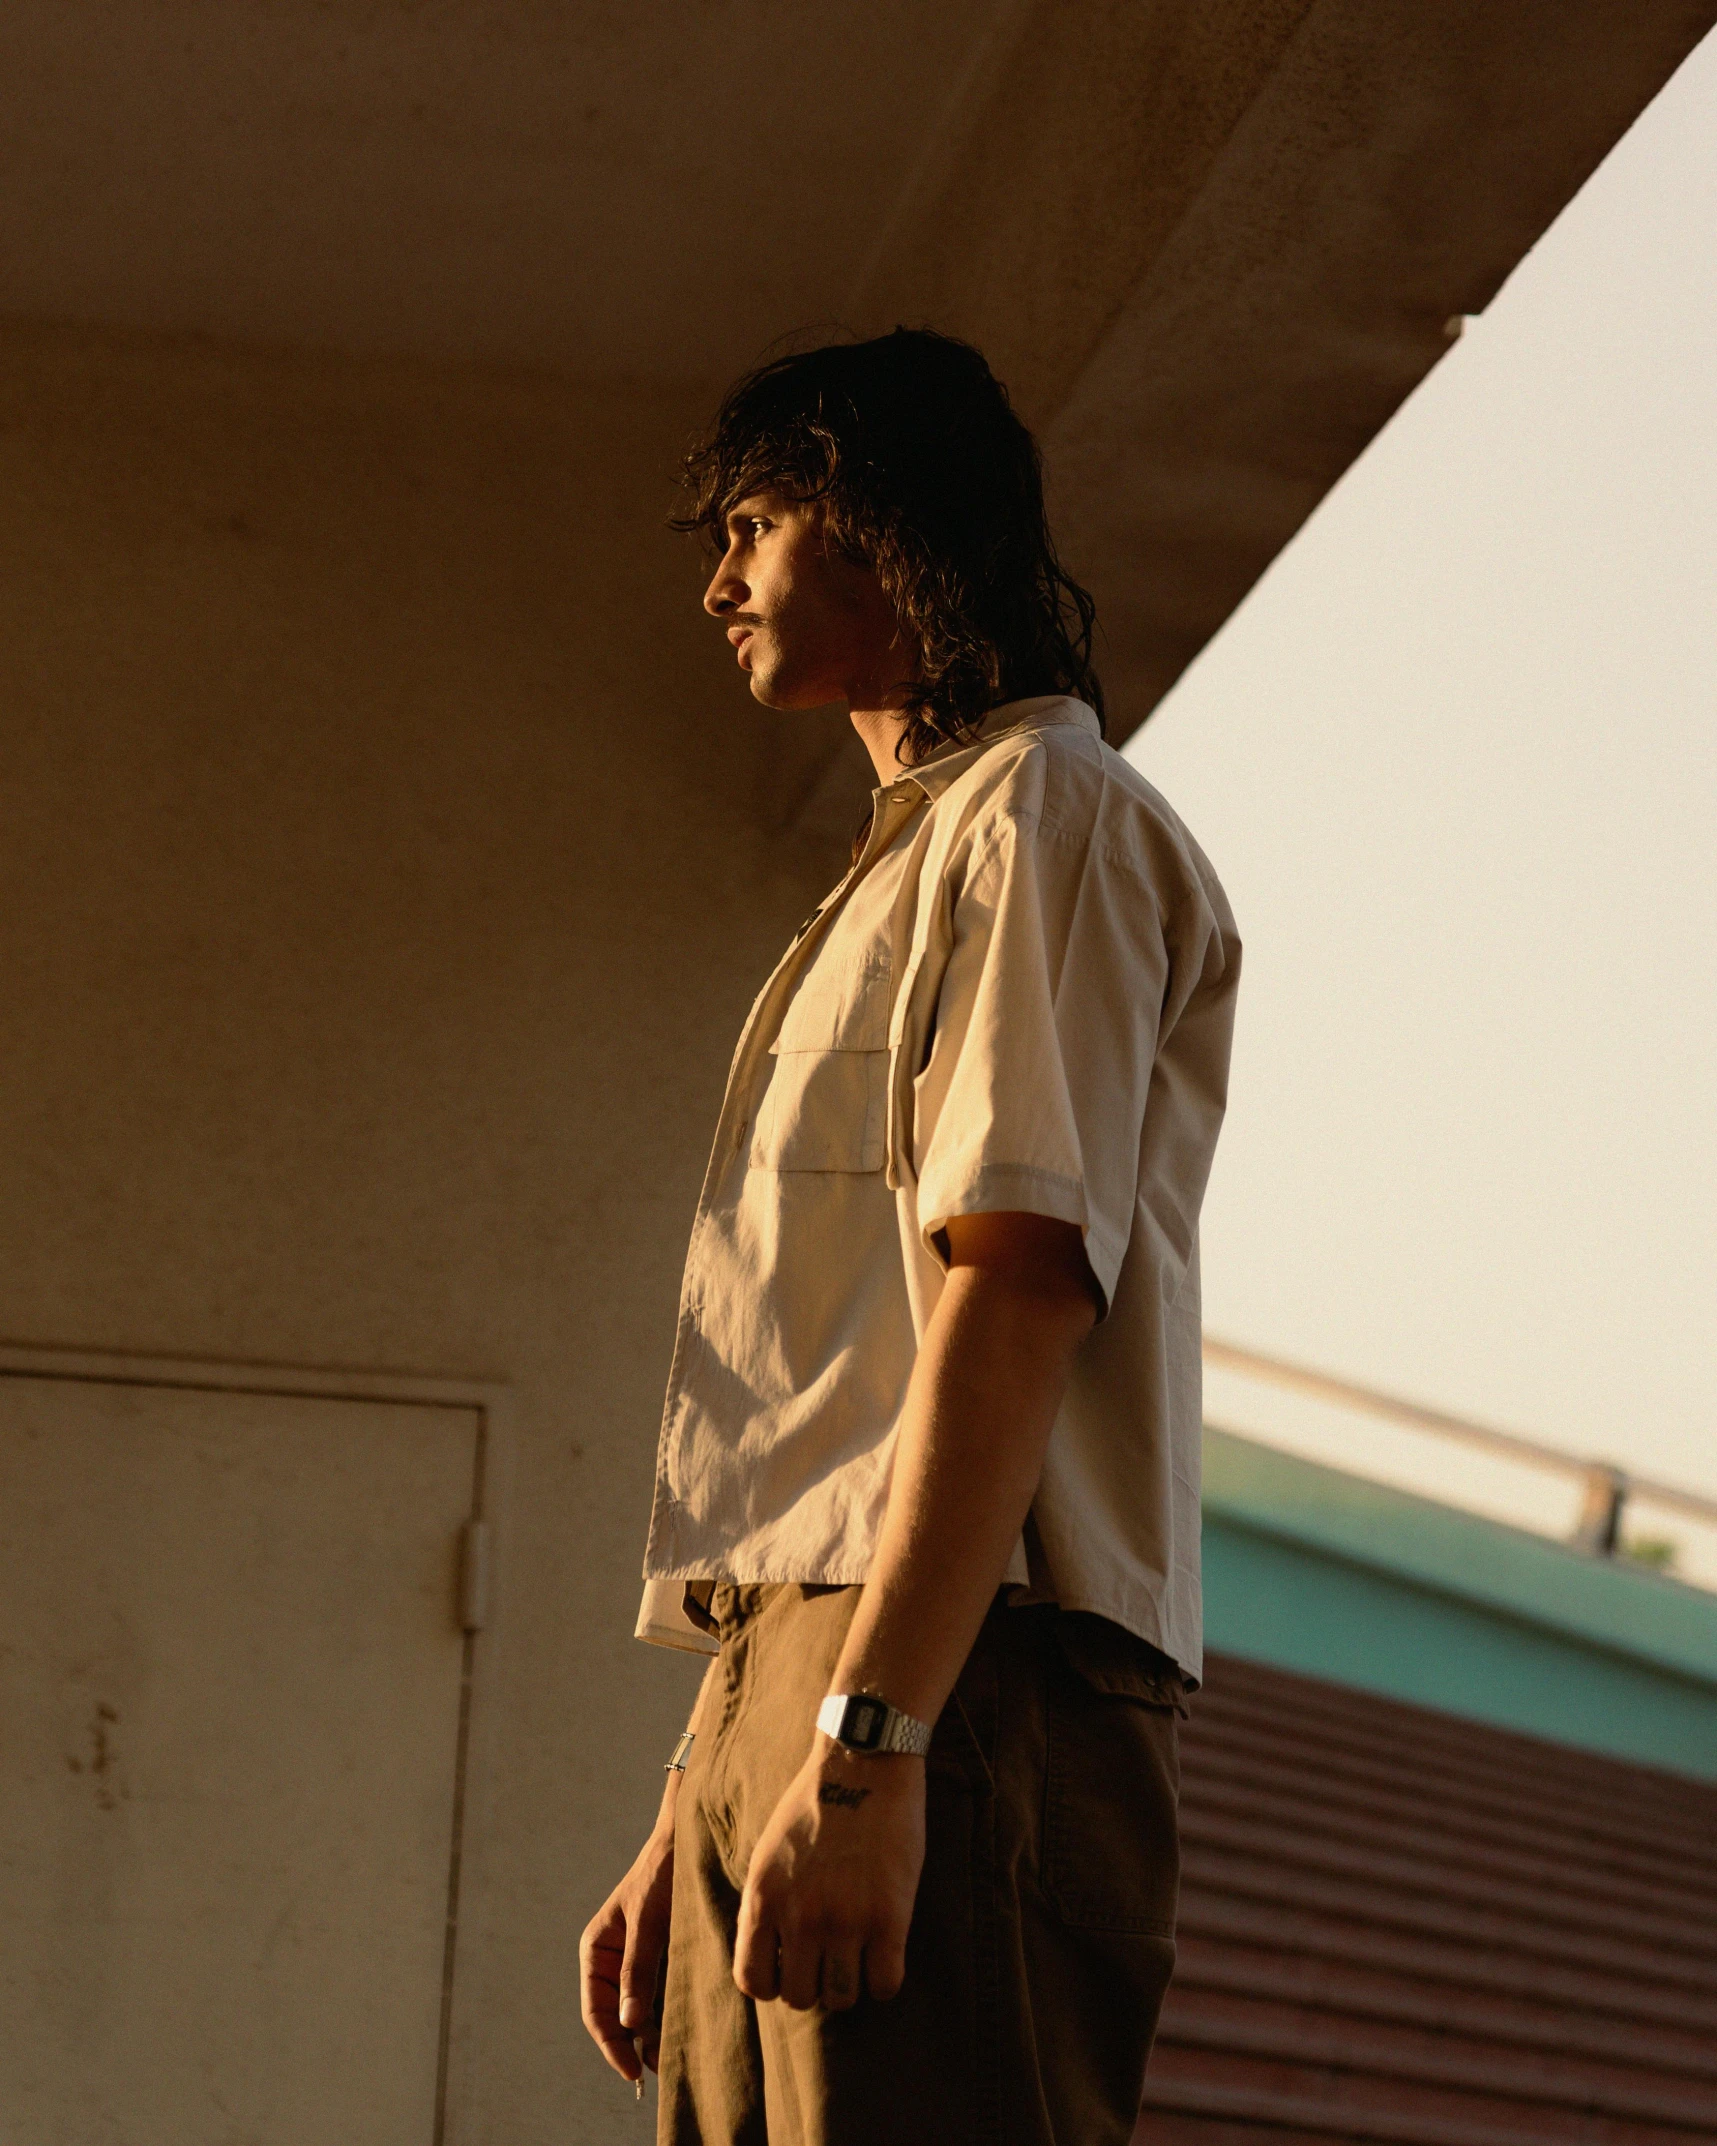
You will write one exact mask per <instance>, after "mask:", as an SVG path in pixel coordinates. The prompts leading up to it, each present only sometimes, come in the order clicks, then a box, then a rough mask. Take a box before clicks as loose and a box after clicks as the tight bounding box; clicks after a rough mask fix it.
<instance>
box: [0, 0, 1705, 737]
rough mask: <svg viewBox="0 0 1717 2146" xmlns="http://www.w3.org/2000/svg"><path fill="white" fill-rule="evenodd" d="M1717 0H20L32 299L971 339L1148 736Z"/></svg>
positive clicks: (646, 330) (415, 320)
mask: <svg viewBox="0 0 1717 2146" xmlns="http://www.w3.org/2000/svg"><path fill="white" fill-rule="evenodd" d="M1713 19H1717V0H1510V5H1508V6H1507V7H1498V6H1497V5H1496V4H1495V0H1436V4H1435V5H1427V4H1426V0H1201V4H1200V5H1199V6H1197V7H1190V6H1188V5H1187V4H1186V0H937V4H935V5H927V4H924V0H918V4H909V0H865V4H863V5H859V4H857V0H820V4H819V5H818V6H817V7H816V8H815V9H814V10H813V9H811V8H809V7H806V6H805V5H803V4H802V0H801V4H799V5H790V4H787V0H631V4H629V5H625V6H621V5H615V4H612V0H610V4H606V5H600V6H598V5H591V4H585V5H582V6H578V7H572V6H568V5H564V4H557V5H550V4H547V0H512V4H509V5H507V6H505V7H501V6H495V5H478V4H475V0H469V4H465V5H455V4H453V0H12V4H11V6H10V7H9V8H8V9H7V10H6V11H5V12H4V14H3V16H0V70H3V73H4V79H5V80H6V82H7V84H8V89H9V93H10V94H9V106H10V115H9V117H10V123H9V125H8V128H7V130H6V131H5V133H4V135H3V136H0V313H4V314H9V315H11V316H13V317H23V318H27V319H32V320H55V321H75V322H90V323H101V324H107V325H118V326H125V327H131V328H141V329H151V330H159V331H163V332H186V331H192V332H201V333H205V334H210V335H214V336H222V337H230V338H235V339H238V340H241V341H244V342H247V343H257V344H265V345H274V346H287V347H301V348H302V347H309V348H322V349H334V350H342V351H351V352H365V353H369V352H398V353H408V354H416V355H420V356H424V357H429V358H434V359H443V360H461V361H465V360H470V361H479V362H500V363H508V364H520V365H527V366H532V367H545V368H550V369H553V370H555V371H558V372H562V373H565V374H567V375H570V376H574V377H579V378H584V379H596V378H608V379H613V378H617V377H622V378H624V377H629V378H643V379H653V380H661V381H682V382H685V383H687V384H688V386H691V385H694V384H695V385H696V387H697V389H698V391H699V392H700V393H703V392H706V391H707V390H708V387H709V385H710V383H712V382H714V381H718V380H721V379H723V378H725V377H727V376H729V375H731V373H732V372H733V371H734V370H736V369H737V368H738V367H739V366H741V365H743V364H745V363H746V362H748V361H749V360H750V359H751V358H753V357H754V356H755V355H756V354H757V353H758V352H759V351H761V350H762V349H764V348H765V347H766V346H767V345H769V344H770V343H771V342H773V341H774V340H775V339H776V338H778V337H780V336H782V335H783V334H785V333H788V332H790V331H793V330H796V329H801V328H804V327H806V326H812V327H821V326H828V327H833V326H835V325H836V324H847V325H850V326H853V327H856V328H859V329H861V330H863V329H870V328H874V327H877V326H881V325H887V324H889V323H891V322H893V321H894V320H896V319H907V320H927V321H931V322H934V323H936V324H937V325H941V326H946V327H949V328H952V329H954V330H956V331H958V332H961V333H964V334H968V335H971V336H972V337H974V339H975V340H977V341H978V342H979V343H980V344H981V345H982V347H983V348H984V349H985V350H986V351H987V352H988V353H989V354H990V356H991V359H992V361H993V362H994V363H995V365H996V368H997V370H998V371H999V372H1000V373H1001V374H1002V376H1003V377H1004V378H1005V379H1007V380H1008V381H1009V383H1010V385H1011V386H1012V387H1013V388H1014V390H1015V393H1016V396H1017V398H1018V400H1019V401H1020V404H1021V406H1022V408H1023V409H1024V411H1025V412H1026V414H1027V416H1028V417H1029V418H1030V419H1031V420H1032V421H1033V422H1034V423H1035V424H1037V425H1038V426H1039V427H1040V429H1041V430H1042V432H1043V435H1044V438H1045V442H1046V448H1047V451H1048V459H1049V464H1050V471H1051V478H1052V482H1053V484H1054V487H1055V492H1056V500H1057V510H1058V518H1059V520H1060V523H1061V525H1062V529H1063V536H1064V550H1065V551H1066V553H1067V555H1068V557H1069V560H1070V562H1071V563H1072V564H1073V565H1074V567H1075V569H1076V570H1077V571H1079V572H1081V574H1082V575H1083V576H1084V577H1085V578H1087V579H1089V580H1090V581H1091V583H1092V584H1093V586H1094V588H1095V590H1096V593H1097V595H1098V598H1099V602H1100V605H1101V607H1102V610H1103V614H1104V619H1105V623H1106V628H1107V634H1108V648H1107V652H1106V664H1107V669H1108V672H1109V673H1110V674H1111V677H1112V682H1113V683H1115V684H1118V685H1119V686H1120V687H1121V688H1122V692H1121V695H1120V696H1118V697H1119V698H1121V700H1122V705H1123V709H1124V713H1123V716H1122V727H1123V728H1125V727H1130V725H1131V723H1132V722H1134V721H1136V720H1139V719H1140V718H1142V716H1143V715H1144V714H1145V713H1146V712H1148V710H1149V708H1150V707H1151V706H1152V705H1154V703H1155V701H1156V700H1157V699H1158V698H1159V697H1160V695H1161V694H1162V692H1164V691H1165V690H1166V688H1167V686H1168V685H1169V684H1170V683H1172V681H1173V679H1174V678H1175V677H1176V676H1177V675H1178V674H1179V672H1180V670H1181V669H1182V668H1183V667H1184V665H1185V664H1186V663H1187V662H1188V661H1189V660H1190V659H1191V657H1192V656H1193V655H1195V654H1196V653H1197V651H1198V649H1199V648H1200V647H1202V646H1203V645H1204V642H1205V641H1206V640H1207V639H1208V638H1209V636H1210V634H1211V633H1212V632H1214V631H1215V629H1216V628H1217V627H1218V626H1219V625H1220V624H1221V622H1222V620H1223V619H1224V618H1226V617H1227V616H1228V614H1229V612H1230V611H1231V610H1232V609H1233V607H1234V605H1235V604H1236V603H1237V602H1238V601H1239V600H1240V598H1241V597H1242V596H1243V595H1244V593H1245V591H1246V590H1247V589H1248V588H1249V587H1250V586H1251V585H1252V583H1253V581H1254V580H1255V579H1256V578H1257V576H1258V574H1259V573H1261V572H1262V571H1263V569H1264V567H1265V566H1267V565H1268V564H1269V561H1270V560H1271V559H1272V558H1273V557H1274V556H1275V555H1276V553H1277V552H1278V551H1279V550H1280V548H1281V546H1282V545H1283V544H1284V543H1285V542H1286V541H1287V540H1288V538H1289V537H1290V536H1291V535H1292V534H1293V532H1294V531H1295V530H1296V529H1297V528H1298V527H1299V526H1300V524H1301V523H1302V521H1303V520H1304V518H1305V516H1306V515H1307V514H1308V513H1309V512H1310V511H1311V509H1312V508H1313V507H1314V506H1315V505H1316V503H1317V501H1318V500H1319V499H1320V498H1321V497H1322V496H1323V494H1324V492H1325V491H1327V490H1328V488H1329V486H1330V485H1331V484H1333V483H1334V482H1335V480H1336V478H1338V477H1339V476H1340V475H1341V473H1342V471H1343V470H1344V469H1346V468H1347V467H1348V465H1349V464H1350V463H1351V461H1352V460H1353V458H1354V456H1355V455H1357V454H1358V453H1359V452H1360V451H1361V450H1362V448H1363V447H1364V446H1365V444H1366V442H1367V441H1368V440H1369V439H1370V438H1371V437H1372V436H1373V435H1374V434H1375V432H1376V431H1377V429H1378V428H1379V427H1380V426H1381V425H1382V424H1383V423H1384V422H1385V421H1386V420H1387V418H1388V417H1389V415H1390V413H1391V412H1392V411H1393V410H1394V409H1395V408H1396V407H1397V406H1398V405H1399V403H1400V401H1401V400H1402V398H1403V397H1404V396H1405V395H1406V394H1408V393H1409V392H1411V389H1412V388H1413V386H1414V385H1415V384H1416V383H1417V382H1418V381H1419V380H1420V379H1421V378H1423V376H1424V374H1425V373H1426V372H1427V371H1428V370H1429V369H1430V367H1431V366H1432V365H1434V364H1435V363H1436V361H1437V359H1438V357H1439V356H1440V355H1441V354H1442V353H1443V351H1444V350H1446V349H1447V347H1448V335H1447V332H1446V324H1447V323H1448V322H1449V321H1450V320H1451V318H1453V319H1457V320H1458V317H1459V316H1461V315H1463V314H1468V313H1472V312H1476V311H1478V310H1480V309H1481V308H1482V307H1483V306H1484V305H1485V304H1486V303H1487V302H1488V300H1489V299H1490V297H1491V296H1492V295H1493V294H1494V292H1495V291H1496V289H1497V288H1498V286H1499V285H1500V283H1501V282H1502V281H1503V279H1504V278H1505V277H1506V275H1507V274H1508V272H1509V271H1510V269H1511V268H1512V267H1513V266H1514V265H1515V263H1516V262H1517V261H1518V260H1519V259H1520V257H1521V255H1522V254H1523V253H1524V252H1525V251H1526V250H1527V248H1528V247H1529V246H1530V245H1531V244H1532V243H1533V241H1534V240H1535V239H1536V238H1537V237H1538V235H1539V234H1540V233H1541V232H1542V231H1543V229H1544V228H1545V226H1546V225H1547V224H1548V223H1549V222H1550V220H1551V219H1552V217H1553V216H1554V215H1555V214H1556V213H1557V211H1558V210H1559V209H1560V208H1561V207H1562V206H1563V205H1564V203H1565V202H1566V201H1567V200H1568V199H1569V197H1570V196H1571V195H1572V194H1573V193H1574V191H1575V190H1576V189H1577V188H1578V186H1579V185H1580V184H1581V182H1582V181H1583V180H1584V179H1585V178H1586V176H1587V175H1588V174H1589V173H1590V171H1591V170H1592V169H1593V168H1594V166H1595V165H1596V164H1597V163H1598V161H1599V160H1600V159H1601V158H1602V156H1603V155H1604V153H1605V152H1606V150H1608V149H1609V147H1610V146H1611V145H1612V144H1613V143H1614V142H1615V140H1616V139H1617V138H1618V137H1619V136H1620V135H1621V134H1622V133H1623V132H1624V131H1625V129H1626V128H1627V126H1628V125H1629V124H1630V122H1631V121H1632V120H1633V119H1634V118H1635V117H1636V116H1637V114H1638V113H1639V111H1640V110H1641V109H1642V108H1643V106H1644V105H1645V104H1646V103H1647V102H1648V101H1649V99H1650V98H1651V97H1652V96H1653V95H1654V94H1655V93H1656V91H1657V90H1658V89H1659V88H1660V87H1661V86H1662V84H1663V83H1664V81H1665V80H1667V78H1668V76H1669V75H1670V73H1671V72H1673V70H1674V68H1675V67H1676V65H1677V64H1678V63H1679V62H1680V60H1681V59H1682V58H1684V57H1685V55H1686V54H1687V52H1688V51H1690V50H1691V48H1692V47H1693V45H1694V44H1695V43H1696V42H1697V41H1698V39H1699V37H1700V36H1701V35H1702V34H1704V32H1705V31H1706V30H1707V29H1709V28H1710V26H1711V23H1712V21H1713Z"/></svg>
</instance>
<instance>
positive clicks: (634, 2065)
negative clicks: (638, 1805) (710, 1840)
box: [578, 1801, 674, 2080]
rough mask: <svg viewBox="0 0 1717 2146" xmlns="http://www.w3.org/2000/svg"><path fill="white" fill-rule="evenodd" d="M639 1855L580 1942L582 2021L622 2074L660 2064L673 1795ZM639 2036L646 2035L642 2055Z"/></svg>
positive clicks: (633, 2076) (630, 2074)
mask: <svg viewBox="0 0 1717 2146" xmlns="http://www.w3.org/2000/svg"><path fill="white" fill-rule="evenodd" d="M665 1809H666V1814H667V1818H668V1823H667V1825H666V1827H664V1826H663V1825H662V1823H661V1822H660V1821H658V1822H657V1825H656V1829H655V1831H654V1832H653V1833H652V1834H651V1835H650V1838H649V1839H648V1840H647V1841H646V1842H645V1843H644V1846H643V1848H642V1850H641V1851H640V1852H639V1856H638V1860H637V1861H636V1862H635V1863H634V1864H633V1865H632V1868H631V1869H630V1870H629V1871H628V1872H627V1873H626V1875H625V1877H623V1878H622V1879H621V1881H620V1883H619V1884H618V1885H617V1886H616V1887H615V1888H614V1890H613V1892H611V1893H610V1894H609V1896H608V1898H607V1899H606V1900H605V1901H604V1902H603V1903H602V1905H601V1907H600V1908H598V1909H597V1911H596V1913H595V1914H594V1915H593V1916H592V1917H591V1919H590V1921H589V1922H588V1923H587V1924H586V1925H585V1931H584V1935H583V1937H582V1938H581V1939H580V1940H579V1945H578V1965H579V1982H580V1987H581V1994H582V2006H581V2008H582V2010H583V2013H584V2024H585V2025H586V2026H587V2027H588V2028H589V2029H590V2032H591V2034H592V2036H593V2037H594V2038H595V2041H596V2045H597V2047H598V2048H599V2049H600V2050H601V2051H602V2054H603V2055H604V2056H605V2057H606V2058H607V2059H608V2061H609V2063H610V2064H612V2065H613V2067H614V2069H615V2070H616V2071H617V2072H618V2073H619V2074H620V2076H621V2078H622V2079H628V2080H635V2079H640V2078H642V2077H643V2072H644V2066H645V2065H646V2064H647V2065H648V2066H649V2067H650V2069H651V2070H652V2071H654V2070H655V2069H656V2062H657V2058H658V2056H659V2054H660V2044H661V2030H660V2028H659V2027H658V2026H657V2023H656V1979H657V1977H658V1976H659V1975H660V1973H661V1970H662V1955H663V1953H664V1952H665V1951H666V1949H667V1943H668V1916H669V1911H670V1909H671V1908H672V1906H673V1896H674V1830H673V1822H672V1804H671V1801H670V1802H669V1803H668V1804H667V1805H666V1806H665ZM634 2037H641V2039H642V2051H643V2054H642V2060H641V2061H640V2056H639V2048H638V2046H637V2044H636V2042H635V2040H634Z"/></svg>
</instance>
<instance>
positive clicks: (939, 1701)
mask: <svg viewBox="0 0 1717 2146" xmlns="http://www.w3.org/2000/svg"><path fill="white" fill-rule="evenodd" d="M948 1237H949V1249H950V1254H951V1257H952V1261H953V1264H952V1265H951V1267H950V1271H949V1275H948V1280H947V1283H946V1285H945V1286H944V1289H943V1292H942V1297H941V1300H940V1302H939V1303H938V1304H937V1307H936V1310H935V1312H934V1313H933V1315H932V1317H931V1319H930V1322H929V1324H928V1326H927V1327H926V1329H925V1333H924V1338H923V1341H922V1342H921V1343H920V1346H919V1351H918V1360H917V1364H916V1367H915V1368H914V1371H913V1375H912V1383H911V1387H910V1389H909V1391H908V1395H907V1401H906V1408H905V1411H904V1413H903V1415H902V1417H901V1424H900V1430H899V1434H898V1438H897V1441H896V1445H895V1454H894V1471H893V1477H892V1481H891V1484H890V1489H889V1500H888V1511H887V1515H886V1517H885V1519H884V1522H883V1527H882V1534H881V1538H880V1541H879V1543H878V1547H877V1554H876V1558H875V1561H874V1563H873V1564H872V1567H871V1571H870V1576H869V1578H868V1580H867V1581H866V1584H865V1589H864V1595H863V1598H862V1600H861V1602H860V1604H859V1608H858V1612H857V1614H856V1616H855V1617H854V1619H853V1624H852V1629H851V1632H850V1633H849V1635H848V1638H847V1643H846V1646H845V1647H844V1649H843V1650H842V1653H841V1659H840V1663H839V1666H838V1667H837V1669H836V1672H835V1681H834V1688H835V1689H836V1690H838V1691H864V1690H870V1691H877V1692H880V1693H882V1695H883V1696H884V1697H885V1698H886V1699H887V1700H888V1701H889V1702H890V1704H891V1705H894V1706H898V1707H901V1708H904V1710H905V1711H906V1712H907V1713H909V1714H916V1715H917V1716H918V1717H919V1718H920V1719H921V1720H925V1721H933V1720H934V1719H935V1718H936V1716H937V1715H938V1714H939V1713H940V1712H941V1710H942V1707H943V1706H944V1704H945V1703H946V1701H947V1698H948V1694H949V1693H950V1692H951V1691H952V1690H953V1688H954V1681H955V1679H956V1677H958V1675H959V1673H960V1669H961V1667H962V1665H963V1664H964V1662H965V1659H966V1657H967V1655H968V1654H969V1653H970V1652H971V1648H972V1642H973V1641H974V1640H975V1639H976V1637H977V1634H978V1628H979V1626H980V1625H981V1624H982V1623H983V1620H984V1616H985V1613H986V1611H987V1610H988V1609H989V1606H990V1604H991V1602H992V1601H993V1600H994V1598H995V1594H996V1590H997V1588H998V1587H999V1586H1000V1585H1001V1582H1002V1578H1003V1576H1004V1574H1005V1573H1006V1570H1007V1565H1008V1559H1009V1557H1010V1556H1011V1554H1012V1551H1013V1546H1014V1543H1015V1542H1016V1541H1017V1539H1018V1537H1019V1532H1020V1529H1021V1527H1022V1526H1023V1525H1024V1522H1025V1517H1026V1514H1027V1512H1028V1511H1029V1510H1030V1507H1031V1501H1032V1498H1033V1497H1034V1495H1035V1494H1036V1491H1037V1484H1038V1478H1039V1476H1040V1475H1041V1474H1042V1471H1043V1457H1044V1452H1045V1450H1046V1448H1047V1446H1048V1443H1049V1434H1050V1432H1051V1430H1052V1429H1053V1427H1054V1424H1055V1418H1056V1414H1057V1411H1058V1410H1059V1409H1060V1406H1061V1401H1062V1396H1063V1394H1064V1393H1065V1391H1066V1386H1067V1377H1068V1372H1069V1370H1070V1368H1071V1366H1072V1362H1073V1355H1074V1351H1075V1350H1076V1349H1077V1348H1078V1346H1079V1343H1080V1342H1081V1341H1082V1340H1083V1339H1084V1338H1085V1336H1086V1334H1087V1333H1088V1332H1089V1331H1090V1329H1091V1326H1092V1323H1093V1321H1094V1319H1095V1315H1096V1299H1095V1288H1094V1285H1093V1284H1092V1281H1091V1278H1090V1272H1089V1269H1088V1268H1087V1267H1086V1264H1085V1255H1084V1251H1083V1248H1082V1246H1081V1242H1080V1236H1079V1232H1078V1231H1077V1230H1076V1229H1075V1228H1074V1227H1073V1226H1072V1225H1071V1224H1069V1223H1059V1222H1053V1221H1049V1220H1046V1219H1045V1218H1043V1217H1040V1216H1035V1215H1010V1214H1000V1215H973V1216H969V1217H965V1218H963V1219H962V1220H959V1221H956V1222H954V1223H952V1224H950V1226H949V1230H948Z"/></svg>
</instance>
